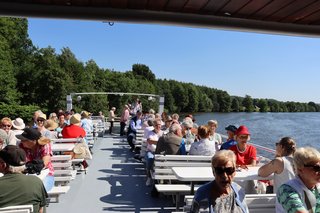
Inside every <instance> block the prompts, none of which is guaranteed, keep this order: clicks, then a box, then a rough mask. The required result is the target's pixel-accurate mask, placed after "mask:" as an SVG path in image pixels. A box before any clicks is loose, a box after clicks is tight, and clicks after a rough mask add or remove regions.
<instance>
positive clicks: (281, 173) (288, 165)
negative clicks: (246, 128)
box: [258, 137, 296, 212]
mask: <svg viewBox="0 0 320 213" xmlns="http://www.w3.org/2000/svg"><path fill="white" fill-rule="evenodd" d="M295 151H296V143H295V141H294V140H293V139H292V138H290V137H284V138H281V140H280V141H279V142H278V143H276V158H275V159H273V160H272V161H270V162H269V163H267V164H265V165H263V166H261V167H260V168H259V171H258V175H259V176H261V177H268V176H269V175H271V174H272V173H274V181H273V193H276V192H277V190H278V188H279V187H280V186H281V185H282V184H284V183H285V182H287V181H289V180H291V179H293V178H294V177H295V173H294V169H293V154H294V152H295ZM282 210H283V208H282V207H281V205H280V204H279V202H278V201H276V212H283V211H282Z"/></svg>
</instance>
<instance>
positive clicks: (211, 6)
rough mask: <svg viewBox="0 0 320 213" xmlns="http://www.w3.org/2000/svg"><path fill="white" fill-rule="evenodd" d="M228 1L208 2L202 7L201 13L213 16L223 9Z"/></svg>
mask: <svg viewBox="0 0 320 213" xmlns="http://www.w3.org/2000/svg"><path fill="white" fill-rule="evenodd" d="M228 2H230V0H220V1H218V0H210V1H209V2H208V3H207V4H206V5H205V6H204V7H203V9H202V10H203V11H205V12H206V13H207V14H212V15H213V14H215V13H216V12H218V11H219V10H220V9H221V8H223V7H224V6H225V5H226V4H228Z"/></svg>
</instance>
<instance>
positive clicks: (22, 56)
mask: <svg viewBox="0 0 320 213" xmlns="http://www.w3.org/2000/svg"><path fill="white" fill-rule="evenodd" d="M0 79H1V87H0V103H1V104H0V116H8V115H9V116H11V117H12V115H16V116H21V117H23V118H25V119H29V117H30V116H32V113H31V114H30V112H32V111H33V110H35V109H42V110H44V111H46V112H53V111H57V110H58V109H65V107H66V95H68V94H70V93H73V92H130V93H152V94H159V95H164V96H165V110H166V111H168V112H178V113H179V112H242V111H246V112H253V111H260V112H318V111H319V110H320V107H319V105H318V104H315V103H314V102H309V103H298V102H279V101H276V100H269V99H253V98H251V97H250V96H246V97H233V96H230V95H229V94H228V93H227V92H226V91H222V90H219V89H215V88H209V87H205V86H198V85H194V84H192V83H183V82H178V81H175V80H166V79H164V80H163V79H157V78H156V76H155V75H154V74H153V73H152V71H151V70H150V69H149V67H148V66H146V65H143V64H134V65H133V66H132V70H129V71H125V72H119V71H114V70H110V69H103V68H100V67H99V66H98V65H97V64H96V63H95V61H94V60H89V61H87V62H82V61H79V60H78V59H77V58H76V56H75V55H74V53H72V51H71V50H70V49H69V48H67V47H66V48H63V49H62V50H61V53H60V54H57V53H56V50H55V49H54V48H52V47H50V46H49V47H46V48H38V47H36V46H34V45H33V43H32V41H31V40H30V38H29V36H28V21H27V19H18V18H0ZM135 98H136V97H131V96H126V95H124V96H115V95H108V96H106V95H84V96H82V97H81V101H80V102H77V101H76V97H74V100H73V103H74V108H75V109H76V110H78V111H79V110H82V109H85V110H88V111H90V112H98V111H100V110H102V111H104V112H105V113H106V112H107V111H109V109H110V107H111V106H115V107H116V108H118V109H119V108H120V109H121V108H122V106H123V105H124V104H126V103H131V102H133V100H134V99H135ZM139 98H140V99H141V100H142V103H143V107H144V109H149V108H154V109H157V107H158V102H157V101H149V100H148V97H139ZM28 116H29V117H28Z"/></svg>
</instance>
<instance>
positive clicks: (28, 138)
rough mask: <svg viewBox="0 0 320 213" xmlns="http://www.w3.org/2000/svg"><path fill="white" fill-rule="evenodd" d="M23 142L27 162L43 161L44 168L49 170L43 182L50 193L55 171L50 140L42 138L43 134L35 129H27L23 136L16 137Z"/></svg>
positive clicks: (22, 146)
mask: <svg viewBox="0 0 320 213" xmlns="http://www.w3.org/2000/svg"><path fill="white" fill-rule="evenodd" d="M16 137H17V138H18V139H20V140H21V143H20V144H19V146H20V148H22V149H23V150H24V151H25V152H26V161H27V162H30V161H33V160H43V163H44V167H45V168H48V169H49V174H48V175H47V176H46V177H45V179H44V180H43V184H44V187H45V188H46V190H47V191H50V190H51V189H52V188H53V186H54V169H53V165H52V162H51V157H52V154H53V153H52V149H51V143H50V139H49V138H45V137H41V133H40V132H39V131H38V130H37V129H34V128H26V129H24V132H23V133H22V134H21V135H17V136H16Z"/></svg>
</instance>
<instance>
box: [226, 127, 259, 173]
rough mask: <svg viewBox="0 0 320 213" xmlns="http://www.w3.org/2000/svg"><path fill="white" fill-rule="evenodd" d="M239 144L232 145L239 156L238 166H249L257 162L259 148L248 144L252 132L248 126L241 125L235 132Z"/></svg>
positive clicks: (232, 148)
mask: <svg viewBox="0 0 320 213" xmlns="http://www.w3.org/2000/svg"><path fill="white" fill-rule="evenodd" d="M235 137H236V141H237V144H236V145H233V146H231V147H230V150H232V151H233V152H234V153H235V154H236V157H237V167H241V168H244V169H245V168H247V166H255V165H256V163H257V150H256V148H255V147H254V146H252V145H249V144H247V142H248V141H249V140H250V133H249V130H248V128H247V127H246V126H240V127H239V128H238V129H237V131H236V132H235Z"/></svg>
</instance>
